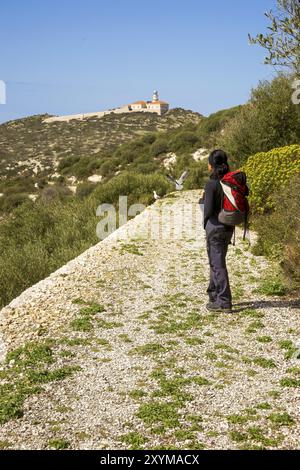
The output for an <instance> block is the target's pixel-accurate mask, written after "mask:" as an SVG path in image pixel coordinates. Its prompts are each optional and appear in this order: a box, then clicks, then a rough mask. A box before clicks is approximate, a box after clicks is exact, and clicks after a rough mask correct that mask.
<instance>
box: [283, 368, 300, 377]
mask: <svg viewBox="0 0 300 470" xmlns="http://www.w3.org/2000/svg"><path fill="white" fill-rule="evenodd" d="M286 373H287V374H293V375H300V367H289V368H288V369H287V370H286Z"/></svg>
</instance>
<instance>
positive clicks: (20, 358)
mask: <svg viewBox="0 0 300 470" xmlns="http://www.w3.org/2000/svg"><path fill="white" fill-rule="evenodd" d="M50 345H51V347H50ZM53 347H54V340H48V341H46V342H44V343H36V342H33V343H27V344H25V345H24V346H22V347H20V348H17V349H15V350H14V351H11V352H9V353H8V354H7V357H6V362H5V365H4V370H2V371H1V379H2V383H1V386H0V423H1V424H3V423H5V422H7V421H9V420H11V419H15V418H20V417H21V416H22V415H23V403H24V401H25V399H26V398H27V397H28V396H30V395H33V394H37V393H40V392H42V391H43V388H42V387H41V386H40V384H43V383H47V382H53V381H56V380H63V379H65V378H66V377H68V376H70V375H72V374H73V373H74V372H76V371H78V370H79V368H78V367H76V366H63V367H60V368H56V369H55V368H54V364H55V362H56V358H55V356H54V353H53V349H52V348H53ZM49 367H51V368H50V369H49Z"/></svg>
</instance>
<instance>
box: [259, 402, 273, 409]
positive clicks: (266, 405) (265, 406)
mask: <svg viewBox="0 0 300 470" xmlns="http://www.w3.org/2000/svg"><path fill="white" fill-rule="evenodd" d="M256 408H257V409H258V410H270V409H271V408H272V406H271V405H270V403H268V402H263V403H259V404H258V405H256Z"/></svg>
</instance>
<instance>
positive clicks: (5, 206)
mask: <svg viewBox="0 0 300 470" xmlns="http://www.w3.org/2000/svg"><path fill="white" fill-rule="evenodd" d="M24 202H28V195H27V194H24V193H15V194H8V195H6V194H4V196H2V197H1V198H0V212H6V213H9V212H11V211H12V210H13V209H15V208H16V207H18V206H20V205H21V204H23V203H24Z"/></svg>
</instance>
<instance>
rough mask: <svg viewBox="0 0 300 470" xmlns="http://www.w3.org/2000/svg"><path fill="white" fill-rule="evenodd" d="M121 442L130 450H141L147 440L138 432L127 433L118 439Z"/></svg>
mask: <svg viewBox="0 0 300 470" xmlns="http://www.w3.org/2000/svg"><path fill="white" fill-rule="evenodd" d="M120 441H121V442H124V444H127V445H128V446H129V448H130V449H131V450H139V449H143V448H144V447H143V446H144V445H145V444H146V443H147V441H148V439H146V437H144V436H143V435H142V434H140V433H138V432H129V433H128V434H125V435H124V436H121V438H120Z"/></svg>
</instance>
